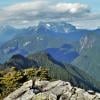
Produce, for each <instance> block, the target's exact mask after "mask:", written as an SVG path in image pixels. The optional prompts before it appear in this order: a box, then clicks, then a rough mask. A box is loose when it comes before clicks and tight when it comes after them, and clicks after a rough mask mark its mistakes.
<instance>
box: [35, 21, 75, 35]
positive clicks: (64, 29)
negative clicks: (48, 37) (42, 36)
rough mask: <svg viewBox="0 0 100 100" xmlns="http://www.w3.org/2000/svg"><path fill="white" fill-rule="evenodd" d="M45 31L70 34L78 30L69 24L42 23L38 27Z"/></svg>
mask: <svg viewBox="0 0 100 100" xmlns="http://www.w3.org/2000/svg"><path fill="white" fill-rule="evenodd" d="M37 27H38V28H43V29H44V30H46V29H47V30H50V31H53V32H61V33H68V32H72V31H75V30H76V27H75V26H73V25H71V24H69V23H67V22H64V21H62V22H40V23H39V24H38V26H37Z"/></svg>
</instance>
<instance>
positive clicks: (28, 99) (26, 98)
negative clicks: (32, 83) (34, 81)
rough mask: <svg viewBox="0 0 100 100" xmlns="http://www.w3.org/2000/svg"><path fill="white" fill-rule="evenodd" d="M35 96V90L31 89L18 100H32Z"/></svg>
mask: <svg viewBox="0 0 100 100" xmlns="http://www.w3.org/2000/svg"><path fill="white" fill-rule="evenodd" d="M34 95H35V94H34V93H33V90H32V89H31V90H28V91H27V92H25V93H24V94H23V95H22V96H21V97H19V98H18V99H16V100H31V99H32V97H33V96H34Z"/></svg>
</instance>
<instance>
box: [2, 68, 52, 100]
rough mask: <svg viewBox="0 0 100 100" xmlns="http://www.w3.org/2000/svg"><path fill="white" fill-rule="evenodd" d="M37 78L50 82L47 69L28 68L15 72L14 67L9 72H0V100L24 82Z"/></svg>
mask: <svg viewBox="0 0 100 100" xmlns="http://www.w3.org/2000/svg"><path fill="white" fill-rule="evenodd" d="M34 77H39V78H40V79H41V80H50V79H51V78H50V77H49V75H48V69H46V68H43V67H42V68H41V67H40V68H39V69H38V68H34V67H32V68H28V69H24V70H17V69H16V68H15V67H12V68H10V69H9V70H8V69H7V70H4V71H0V100H2V99H3V98H4V97H5V96H7V95H8V94H9V93H11V92H12V91H14V90H16V89H17V88H19V87H20V86H21V85H22V84H23V83H24V82H25V81H28V80H30V79H33V78H34Z"/></svg>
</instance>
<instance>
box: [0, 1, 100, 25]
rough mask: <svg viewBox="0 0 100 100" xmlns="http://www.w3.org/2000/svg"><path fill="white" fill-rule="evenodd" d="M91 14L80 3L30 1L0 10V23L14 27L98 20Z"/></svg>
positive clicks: (86, 6) (96, 16) (95, 15)
mask: <svg viewBox="0 0 100 100" xmlns="http://www.w3.org/2000/svg"><path fill="white" fill-rule="evenodd" d="M99 16H100V15H97V14H92V13H91V12H90V8H89V7H88V5H85V4H80V3H56V4H52V3H50V2H48V1H47V0H31V1H29V2H24V3H18V4H15V5H11V6H8V7H5V8H1V9H0V23H1V24H11V25H15V26H20V25H21V26H23V25H24V26H25V25H32V24H34V23H37V22H38V21H48V20H49V21H50V20H66V21H81V20H88V19H91V20H92V19H96V18H98V19H99V18H100V17H99Z"/></svg>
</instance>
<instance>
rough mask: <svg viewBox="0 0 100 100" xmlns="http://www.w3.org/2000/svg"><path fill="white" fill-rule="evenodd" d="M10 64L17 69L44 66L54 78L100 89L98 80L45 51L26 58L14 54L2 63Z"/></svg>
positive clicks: (7, 65)
mask: <svg viewBox="0 0 100 100" xmlns="http://www.w3.org/2000/svg"><path fill="white" fill-rule="evenodd" d="M12 66H14V67H16V68H17V69H19V70H21V69H25V68H30V67H36V68H38V67H40V66H42V67H46V68H48V69H49V75H50V76H51V77H52V78H54V79H62V80H65V81H69V82H71V83H72V84H73V85H74V86H78V87H81V88H85V89H92V90H96V91H99V89H100V85H99V82H97V81H96V80H95V79H93V78H92V77H90V76H89V75H88V74H87V73H85V72H84V71H82V70H80V69H79V68H77V67H76V66H73V65H71V64H64V63H61V62H59V61H57V60H55V59H54V58H53V57H52V56H51V55H50V54H47V53H45V52H39V53H36V54H33V55H30V56H29V57H28V58H26V57H23V56H21V55H14V56H13V57H11V59H10V60H8V61H7V62H6V63H5V64H4V65H3V67H4V68H8V67H12Z"/></svg>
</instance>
